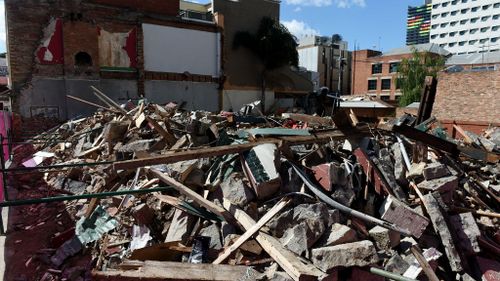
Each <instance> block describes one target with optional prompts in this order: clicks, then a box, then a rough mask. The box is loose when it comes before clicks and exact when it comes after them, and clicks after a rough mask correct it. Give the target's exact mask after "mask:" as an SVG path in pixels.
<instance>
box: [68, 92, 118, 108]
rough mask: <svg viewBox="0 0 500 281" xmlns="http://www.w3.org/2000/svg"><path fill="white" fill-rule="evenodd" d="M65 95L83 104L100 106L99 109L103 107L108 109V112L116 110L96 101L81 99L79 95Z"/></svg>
mask: <svg viewBox="0 0 500 281" xmlns="http://www.w3.org/2000/svg"><path fill="white" fill-rule="evenodd" d="M66 97H68V98H70V99H72V100H76V101H79V102H81V103H84V104H87V105H91V106H94V107H97V108H101V109H104V110H106V111H110V112H116V110H114V109H110V108H109V107H105V106H102V105H100V104H97V103H93V102H90V101H87V100H84V99H81V98H79V97H74V96H72V95H66Z"/></svg>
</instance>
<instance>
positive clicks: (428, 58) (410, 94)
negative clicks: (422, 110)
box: [398, 49, 445, 106]
mask: <svg viewBox="0 0 500 281" xmlns="http://www.w3.org/2000/svg"><path fill="white" fill-rule="evenodd" d="M444 63H445V59H444V58H443V57H441V56H437V55H435V54H431V53H429V52H419V51H418V50H416V49H413V53H412V56H411V57H410V58H405V59H403V60H402V61H401V64H400V66H399V69H398V71H399V77H398V83H399V86H400V88H401V92H402V94H403V95H402V97H401V99H400V100H399V105H400V106H407V105H409V104H411V103H412V102H418V101H420V96H421V93H422V88H423V86H424V82H425V77H426V76H433V77H436V76H437V73H438V72H439V71H441V70H442V69H443V67H444Z"/></svg>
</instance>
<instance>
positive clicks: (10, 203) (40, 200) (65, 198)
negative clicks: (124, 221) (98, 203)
mask: <svg viewBox="0 0 500 281" xmlns="http://www.w3.org/2000/svg"><path fill="white" fill-rule="evenodd" d="M169 190H175V189H174V188H172V187H157V188H148V189H138V190H121V191H110V192H101V193H88V194H80V195H67V196H56V197H42V198H36V199H24V200H15V201H5V202H0V207H7V206H8V207H12V206H22V205H32V204H41V203H51V202H62V201H73V200H80V199H91V198H105V197H111V196H119V195H127V194H144V193H151V192H160V191H169Z"/></svg>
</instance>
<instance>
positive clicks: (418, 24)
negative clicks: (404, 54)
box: [406, 1, 432, 45]
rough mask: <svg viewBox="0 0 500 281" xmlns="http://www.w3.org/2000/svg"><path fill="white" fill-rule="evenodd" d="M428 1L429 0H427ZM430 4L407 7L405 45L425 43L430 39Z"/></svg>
mask: <svg viewBox="0 0 500 281" xmlns="http://www.w3.org/2000/svg"><path fill="white" fill-rule="evenodd" d="M429 2H430V1H429ZM431 11H432V4H430V3H429V4H425V5H422V6H418V7H408V20H407V25H406V45H416V44H426V43H429V40H430V31H431V16H432V13H431Z"/></svg>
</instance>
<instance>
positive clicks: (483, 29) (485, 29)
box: [481, 27, 490, 32]
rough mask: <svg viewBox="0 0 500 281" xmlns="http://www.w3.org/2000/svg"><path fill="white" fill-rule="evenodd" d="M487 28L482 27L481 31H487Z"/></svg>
mask: <svg viewBox="0 0 500 281" xmlns="http://www.w3.org/2000/svg"><path fill="white" fill-rule="evenodd" d="M488 29H490V28H489V27H483V28H481V32H486V31H488Z"/></svg>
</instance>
